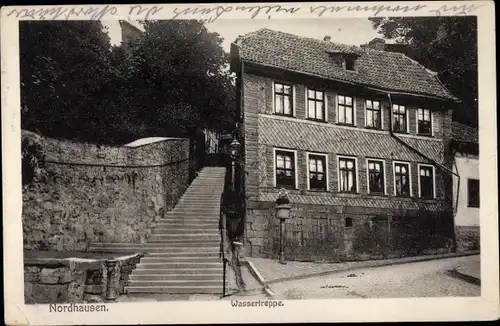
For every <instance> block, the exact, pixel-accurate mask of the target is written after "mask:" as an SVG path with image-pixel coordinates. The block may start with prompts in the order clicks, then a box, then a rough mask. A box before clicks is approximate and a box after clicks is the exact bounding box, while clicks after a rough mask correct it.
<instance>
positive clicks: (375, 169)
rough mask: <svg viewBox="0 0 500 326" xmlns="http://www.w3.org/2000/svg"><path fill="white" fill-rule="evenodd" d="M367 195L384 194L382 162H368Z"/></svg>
mask: <svg viewBox="0 0 500 326" xmlns="http://www.w3.org/2000/svg"><path fill="white" fill-rule="evenodd" d="M367 165H368V169H367V170H368V193H370V194H384V193H385V177H384V161H379V160H368V161H367Z"/></svg>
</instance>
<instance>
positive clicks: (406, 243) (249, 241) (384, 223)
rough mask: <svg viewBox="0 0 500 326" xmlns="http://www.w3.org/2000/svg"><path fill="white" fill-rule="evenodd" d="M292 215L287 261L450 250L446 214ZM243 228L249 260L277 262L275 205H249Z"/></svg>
mask: <svg viewBox="0 0 500 326" xmlns="http://www.w3.org/2000/svg"><path fill="white" fill-rule="evenodd" d="M290 215H291V218H290V219H289V220H287V221H286V242H285V243H286V249H285V254H286V257H287V259H289V260H297V261H326V262H338V261H349V260H366V259H384V258H399V257H405V256H413V255H422V254H436V253H445V252H450V251H451V250H452V249H453V240H452V239H453V221H452V217H451V215H449V214H445V213H444V212H431V211H423V210H395V209H392V210H391V209H380V208H368V207H342V206H333V205H317V204H292V210H291V212H290ZM245 223H246V225H245V227H246V228H245V229H246V230H245V232H246V237H245V240H246V245H245V247H246V252H247V254H248V255H250V256H253V257H263V258H277V257H278V253H279V220H278V219H276V218H275V209H274V203H273V202H250V203H249V204H248V207H247V215H246V221H245Z"/></svg>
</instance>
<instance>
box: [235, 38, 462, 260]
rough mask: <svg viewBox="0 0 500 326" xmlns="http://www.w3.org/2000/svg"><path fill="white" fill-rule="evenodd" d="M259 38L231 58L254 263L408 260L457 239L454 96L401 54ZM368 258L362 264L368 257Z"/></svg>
mask: <svg viewBox="0 0 500 326" xmlns="http://www.w3.org/2000/svg"><path fill="white" fill-rule="evenodd" d="M381 42H383V41H382V40H380V39H375V40H374V41H373V42H370V43H369V44H368V46H364V47H356V46H348V45H343V44H337V43H334V42H333V41H331V39H330V38H329V37H325V39H324V40H317V39H311V38H305V37H300V36H296V35H292V34H288V33H283V32H278V31H273V30H269V29H261V30H258V31H256V32H253V33H249V34H247V35H244V36H240V37H239V38H238V39H237V40H236V41H235V42H234V43H233V44H232V48H231V58H232V59H231V69H232V71H233V72H235V73H236V74H237V102H238V103H239V114H240V138H241V139H240V141H241V143H242V158H241V160H240V162H243V167H244V173H242V174H241V176H242V181H243V183H242V184H243V192H244V195H245V198H246V201H245V205H244V210H245V217H244V225H245V231H244V240H245V245H246V247H247V248H248V249H247V251H248V252H249V254H250V255H253V256H263V257H272V256H275V255H276V254H277V246H278V242H279V233H278V220H277V219H276V218H275V217H274V216H275V209H274V207H275V201H276V199H277V196H278V192H279V190H280V189H281V188H285V189H287V191H288V194H289V198H290V201H291V203H292V211H291V216H292V218H290V219H289V220H288V221H287V225H286V231H287V232H286V254H287V256H288V258H289V259H297V260H301V259H307V260H311V259H313V260H318V259H321V260H324V259H326V260H338V259H364V258H363V257H367V255H365V254H369V256H371V257H372V258H376V257H380V256H381V255H389V256H402V255H409V254H417V253H421V252H422V251H425V250H427V251H434V250H436V249H437V248H441V249H440V250H446V249H442V248H448V249H450V246H452V243H453V241H452V239H453V216H452V213H453V210H452V198H451V197H452V194H453V190H452V189H451V187H452V177H453V175H454V172H453V170H452V164H451V163H452V158H451V157H450V153H449V152H450V148H449V141H450V135H451V109H452V107H453V105H454V103H456V102H457V98H456V97H454V96H453V95H452V94H451V93H450V92H449V91H448V90H447V89H446V88H445V87H444V86H443V85H442V84H441V82H440V81H439V80H438V79H437V77H436V74H435V73H434V72H432V71H430V70H428V69H426V68H425V67H423V66H422V65H420V64H419V63H418V62H416V61H414V60H412V59H410V58H408V57H406V56H405V55H404V54H401V53H395V52H388V51H383V50H381V49H383V48H384V47H383V45H381V44H380V43H381ZM361 254H364V255H361Z"/></svg>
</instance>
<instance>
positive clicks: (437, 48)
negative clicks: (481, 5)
mask: <svg viewBox="0 0 500 326" xmlns="http://www.w3.org/2000/svg"><path fill="white" fill-rule="evenodd" d="M369 20H370V21H371V22H372V25H373V27H374V28H375V29H377V30H378V32H379V33H380V34H382V35H383V36H384V37H385V38H387V39H393V40H395V41H396V43H402V44H408V45H409V52H408V56H410V57H411V58H412V59H415V60H417V61H418V62H420V63H421V64H423V65H424V66H425V67H427V68H429V69H431V70H434V71H436V72H437V73H438V77H439V78H440V80H441V81H442V82H443V84H444V85H445V86H446V87H447V88H448V89H449V90H450V91H451V92H452V93H453V94H454V95H455V96H457V97H458V98H460V99H461V101H462V104H461V105H460V106H459V107H458V108H457V109H456V110H455V111H454V119H455V120H457V121H460V122H462V123H466V124H469V125H473V126H477V123H478V102H477V96H478V86H477V85H478V82H477V19H476V17H439V18H436V17H402V18H401V17H400V18H395V17H390V18H369Z"/></svg>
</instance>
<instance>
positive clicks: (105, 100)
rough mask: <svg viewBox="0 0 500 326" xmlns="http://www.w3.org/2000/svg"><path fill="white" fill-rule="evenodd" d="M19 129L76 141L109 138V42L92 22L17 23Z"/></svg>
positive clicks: (110, 103)
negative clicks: (18, 41)
mask: <svg viewBox="0 0 500 326" xmlns="http://www.w3.org/2000/svg"><path fill="white" fill-rule="evenodd" d="M19 34H20V54H21V55H20V72H21V106H22V127H23V128H24V129H27V130H33V131H38V132H40V133H42V134H44V135H48V136H53V137H64V138H73V139H82V140H100V139H105V138H106V137H107V136H109V129H107V128H106V123H107V122H108V121H109V120H112V119H113V117H112V116H110V112H113V108H112V104H113V96H114V94H113V92H112V90H113V87H111V84H112V81H113V80H114V79H116V78H117V76H116V73H115V72H114V70H113V67H112V66H111V65H110V62H109V53H110V50H111V45H110V42H109V41H110V40H109V36H108V35H107V33H106V32H105V31H104V30H103V26H102V25H101V23H100V22H98V21H72V22H66V21H53V22H50V23H49V22H45V21H29V22H28V21H27V22H21V23H20V33H19Z"/></svg>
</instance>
